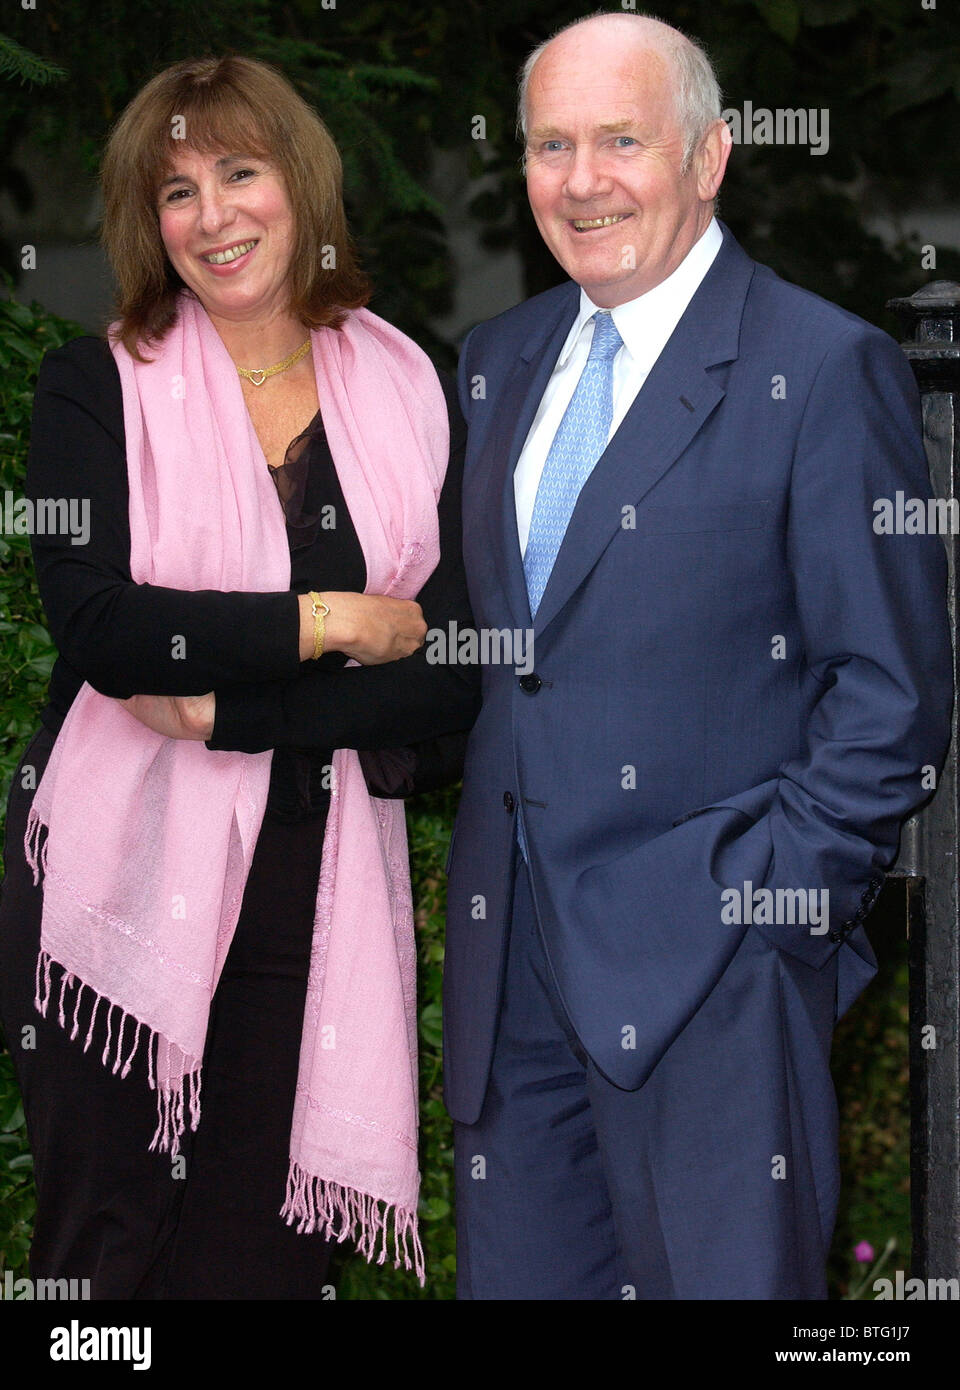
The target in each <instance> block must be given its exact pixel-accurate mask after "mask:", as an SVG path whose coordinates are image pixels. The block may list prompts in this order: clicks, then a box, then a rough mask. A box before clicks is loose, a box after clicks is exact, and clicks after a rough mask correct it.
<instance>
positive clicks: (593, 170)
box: [564, 145, 613, 202]
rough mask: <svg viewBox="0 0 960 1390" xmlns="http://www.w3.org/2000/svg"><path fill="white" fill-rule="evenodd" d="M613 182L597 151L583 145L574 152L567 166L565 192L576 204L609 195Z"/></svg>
mask: <svg viewBox="0 0 960 1390" xmlns="http://www.w3.org/2000/svg"><path fill="white" fill-rule="evenodd" d="M612 187H613V181H612V179H611V178H610V177H609V175H608V174H606V173H604V168H603V162H602V160H601V158H600V156H599V155H598V154H597V153H596V151H594V150H592V149H590V148H589V147H587V146H583V145H581V146H580V147H579V148H576V149H575V150H574V152H573V156H572V158H571V160H570V163H569V165H568V166H567V176H566V179H565V180H564V192H565V193H566V194H567V196H568V197H569V198H572V199H573V200H574V201H575V202H588V201H589V200H590V199H591V198H595V197H597V195H598V194H602V193H608V192H609V191H610V189H611V188H612Z"/></svg>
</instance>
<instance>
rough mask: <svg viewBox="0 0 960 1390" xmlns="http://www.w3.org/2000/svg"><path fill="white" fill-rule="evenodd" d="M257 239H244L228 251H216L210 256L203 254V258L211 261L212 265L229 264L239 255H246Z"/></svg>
mask: <svg viewBox="0 0 960 1390" xmlns="http://www.w3.org/2000/svg"><path fill="white" fill-rule="evenodd" d="M256 244H257V243H256V241H242V242H241V243H240V245H239V246H231V247H229V248H228V250H226V251H214V252H212V254H211V255H209V256H201V258H200V259H201V260H204V261H209V262H210V264H211V265H227V264H228V263H229V262H230V261H235V260H236V259H237V257H238V256H244V255H246V253H247V252H248V251H249V250H250V249H251V248H252V247H254V246H256Z"/></svg>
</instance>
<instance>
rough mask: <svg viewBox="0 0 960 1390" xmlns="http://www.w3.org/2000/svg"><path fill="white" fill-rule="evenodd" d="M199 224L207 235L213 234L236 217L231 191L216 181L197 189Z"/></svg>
mask: <svg viewBox="0 0 960 1390" xmlns="http://www.w3.org/2000/svg"><path fill="white" fill-rule="evenodd" d="M196 207H197V224H198V226H199V229H200V231H201V232H203V233H204V235H206V236H212V235H214V234H215V233H216V232H219V231H220V229H221V228H222V227H225V226H227V225H228V224H229V223H230V222H231V221H232V220H233V217H234V209H233V204H232V199H231V196H230V193H229V191H228V190H227V189H224V188H222V187H220V186H219V185H218V184H216V183H214V184H211V185H209V186H206V185H201V186H200V187H199V188H198V189H197V202H196Z"/></svg>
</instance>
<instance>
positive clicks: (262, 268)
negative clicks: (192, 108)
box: [157, 149, 295, 320]
mask: <svg viewBox="0 0 960 1390" xmlns="http://www.w3.org/2000/svg"><path fill="white" fill-rule="evenodd" d="M157 209H158V215H159V219H160V235H161V237H162V239H163V244H164V247H165V249H166V252H167V255H168V256H169V258H170V262H171V264H172V265H173V267H174V269H175V270H176V271H177V273H178V274H179V276H180V278H181V279H182V280H183V282H184V284H186V285H188V286H189V287H190V289H192V290H193V291H194V292H195V293H196V295H197V297H198V298H199V300H200V302H201V303H202V304H203V306H204V308H205V309H206V310H207V312H208V313H209V314H210V315H211V317H214V318H216V317H221V318H224V319H232V320H241V319H254V318H260V317H263V316H266V317H270V316H273V315H274V314H277V313H282V312H283V308H284V305H285V303H286V300H287V291H286V285H285V282H286V277H287V270H288V267H289V265H290V257H291V254H292V251H293V244H294V235H295V228H294V217H293V211H292V208H291V206H290V201H289V198H288V197H287V192H286V188H285V186H284V181H283V178H282V177H281V175H280V173H279V171H278V170H277V169H275V168H274V167H273V166H272V165H271V164H270V163H269V162H268V161H267V160H265V159H261V158H259V157H257V158H254V157H248V156H245V155H244V156H241V155H229V154H228V155H225V154H217V153H213V154H202V153H200V152H198V151H196V150H189V149H187V150H183V151H182V152H178V154H177V156H176V158H175V160H174V161H173V165H172V168H171V169H170V170H169V171H168V172H167V173H166V174H165V175H164V182H163V184H162V186H161V188H160V190H159V192H158V195H157Z"/></svg>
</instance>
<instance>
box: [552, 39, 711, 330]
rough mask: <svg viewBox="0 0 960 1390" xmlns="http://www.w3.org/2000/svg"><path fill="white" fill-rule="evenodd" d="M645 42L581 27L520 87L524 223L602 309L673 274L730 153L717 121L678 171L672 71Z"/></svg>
mask: <svg viewBox="0 0 960 1390" xmlns="http://www.w3.org/2000/svg"><path fill="white" fill-rule="evenodd" d="M645 42H646V41H644V40H641V41H640V42H638V41H637V38H636V37H635V36H634V35H633V34H632V32H628V33H625V32H624V26H622V25H620V24H616V23H613V24H606V23H600V22H597V23H596V24H593V23H591V24H586V25H583V26H580V27H578V28H576V29H573V30H570V31H568V32H566V33H564V34H561V35H560V36H559V37H558V38H557V39H555V40H554V42H553V43H552V44H551V45H550V47H549V48H548V49H547V50H546V51H545V52H544V53H543V55H542V56H541V57H540V58H539V60H538V61H537V63H536V64H535V66H534V69H533V72H532V73H531V75H530V82H529V86H528V89H527V111H526V114H527V146H526V173H527V195H528V197H529V199H530V206H531V208H532V210H533V215H534V218H535V219H536V223H537V226H538V227H539V229H540V234H541V236H542V237H543V239H544V241H545V242H546V244H547V246H548V247H549V248H550V250H551V251H552V252H553V254H554V256H556V258H557V260H558V261H559V262H560V264H561V265H562V266H563V268H564V270H565V271H566V272H567V274H568V275H569V276H570V278H571V279H572V280H575V281H576V282H577V284H578V285H581V286H582V287H583V289H585V290H586V292H587V294H588V295H589V296H590V298H591V299H592V300H593V302H594V303H595V304H598V305H600V306H601V307H602V308H607V309H612V308H615V307H616V306H617V305H618V304H625V303H626V302H627V301H628V300H630V299H635V298H636V297H637V296H638V295H641V294H646V292H647V291H648V290H651V289H653V288H654V286H655V285H658V284H660V283H661V281H663V280H665V279H666V278H667V276H668V275H671V274H672V273H673V271H674V270H676V268H677V266H678V265H679V264H680V262H681V261H682V260H683V258H684V256H686V254H687V252H688V251H689V250H690V248H691V246H693V244H694V242H695V241H697V239H698V238H699V237H700V235H701V233H702V232H703V231H704V230H705V228H706V227H707V225H708V224H709V222H710V218H711V217H712V215H713V198H714V196H715V194H716V192H717V189H718V188H719V186H720V182H721V180H722V178H723V171H724V168H725V166H726V161H727V157H728V155H729V152H730V143H729V133H728V132H727V127H726V125H725V123H724V122H723V121H717V122H715V123H714V125H713V126H711V128H710V130H709V131H708V132H707V135H706V136H705V137H704V140H703V141H702V142H701V145H700V146H699V148H698V150H697V151H696V153H695V154H694V157H693V160H692V162H691V166H690V168H689V170H688V171H687V173H685V174H681V172H680V170H681V168H682V163H683V132H682V131H681V128H680V125H679V122H678V120H677V115H676V111H675V106H674V100H673V95H672V91H671V80H670V79H671V70H670V65H669V63H668V61H667V60H666V59H665V58H664V57H663V56H662V55H661V54H660V53H659V52H657V51H656V50H655V49H654V48H651V47H649V46H644V43H645ZM721 127H722V129H721Z"/></svg>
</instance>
